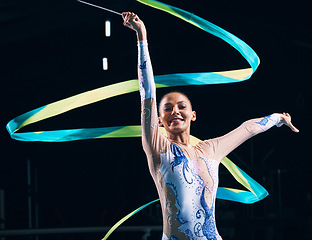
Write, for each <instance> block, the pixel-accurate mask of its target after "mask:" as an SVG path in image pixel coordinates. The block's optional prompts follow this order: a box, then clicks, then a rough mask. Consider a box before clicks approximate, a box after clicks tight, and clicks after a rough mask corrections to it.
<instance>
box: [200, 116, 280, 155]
mask: <svg viewBox="0 0 312 240" xmlns="http://www.w3.org/2000/svg"><path fill="white" fill-rule="evenodd" d="M280 119H281V117H280V114H278V113H274V114H272V115H269V116H266V117H262V118H255V119H251V120H248V121H246V122H244V123H243V124H241V125H240V126H239V127H238V128H236V129H234V130H233V131H231V132H229V133H227V134H225V135H224V136H221V137H218V138H215V139H212V140H206V141H204V142H205V144H206V145H207V146H208V147H209V148H210V149H213V151H212V154H213V155H214V158H215V159H216V160H219V161H221V160H222V159H223V158H224V157H225V156H226V155H228V154H229V153H230V152H231V151H233V150H234V149H235V148H237V147H238V146H239V145H240V144H242V143H243V142H245V141H246V140H248V139H249V138H251V137H253V136H255V135H257V134H259V133H262V132H265V131H267V130H268V129H270V128H271V127H273V126H275V125H277V124H278V123H279V122H280ZM210 152H211V151H210Z"/></svg>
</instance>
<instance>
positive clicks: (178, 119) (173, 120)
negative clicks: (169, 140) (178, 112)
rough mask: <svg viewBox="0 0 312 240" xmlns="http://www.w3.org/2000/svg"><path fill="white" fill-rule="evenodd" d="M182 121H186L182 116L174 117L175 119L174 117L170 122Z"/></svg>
mask: <svg viewBox="0 0 312 240" xmlns="http://www.w3.org/2000/svg"><path fill="white" fill-rule="evenodd" d="M182 121H184V120H183V119H181V118H174V119H172V120H171V121H170V123H178V122H182Z"/></svg>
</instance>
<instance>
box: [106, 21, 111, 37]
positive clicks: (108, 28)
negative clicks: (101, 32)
mask: <svg viewBox="0 0 312 240" xmlns="http://www.w3.org/2000/svg"><path fill="white" fill-rule="evenodd" d="M110 35H111V22H110V21H109V20H106V21H105V37H110Z"/></svg>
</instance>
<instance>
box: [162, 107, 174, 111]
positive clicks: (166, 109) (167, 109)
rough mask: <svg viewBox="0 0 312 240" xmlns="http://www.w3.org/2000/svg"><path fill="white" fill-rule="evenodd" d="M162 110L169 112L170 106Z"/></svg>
mask: <svg viewBox="0 0 312 240" xmlns="http://www.w3.org/2000/svg"><path fill="white" fill-rule="evenodd" d="M163 110H164V112H171V111H172V108H171V107H165V108H164V109H163Z"/></svg>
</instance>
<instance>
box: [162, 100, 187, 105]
mask: <svg viewBox="0 0 312 240" xmlns="http://www.w3.org/2000/svg"><path fill="white" fill-rule="evenodd" d="M177 103H178V104H179V103H186V104H187V102H186V101H179V102H177ZM163 105H173V104H172V103H165V104H163Z"/></svg>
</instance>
